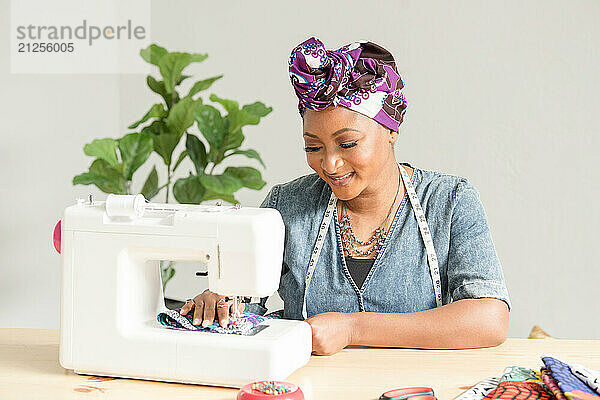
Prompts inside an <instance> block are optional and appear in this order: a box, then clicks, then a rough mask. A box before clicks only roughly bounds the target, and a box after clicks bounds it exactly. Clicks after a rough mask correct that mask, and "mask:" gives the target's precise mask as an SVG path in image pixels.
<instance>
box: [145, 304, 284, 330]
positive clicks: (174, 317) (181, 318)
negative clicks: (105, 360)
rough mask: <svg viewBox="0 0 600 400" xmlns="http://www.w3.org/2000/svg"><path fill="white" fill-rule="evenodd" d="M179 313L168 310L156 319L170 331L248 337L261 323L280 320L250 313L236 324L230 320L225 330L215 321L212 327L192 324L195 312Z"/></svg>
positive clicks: (276, 316)
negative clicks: (268, 320)
mask: <svg viewBox="0 0 600 400" xmlns="http://www.w3.org/2000/svg"><path fill="white" fill-rule="evenodd" d="M179 311H180V309H179V308H178V309H175V310H167V311H165V312H162V313H160V314H158V315H157V316H156V319H157V320H158V322H160V323H161V324H162V325H164V326H165V327H167V328H170V329H178V330H184V331H200V332H211V333H225V334H230V335H232V334H233V335H246V334H248V333H249V332H250V331H251V330H252V329H253V328H254V327H256V326H257V325H259V324H260V323H261V322H263V321H266V320H267V319H273V318H278V315H276V314H269V315H267V316H261V315H256V314H253V313H249V312H243V313H241V314H240V316H239V317H238V319H237V321H235V324H234V323H233V320H231V319H230V320H229V325H228V326H227V327H225V328H224V327H222V326H220V325H219V323H218V322H217V321H213V323H212V325H210V326H207V327H202V326H196V325H193V324H192V319H193V312H189V313H187V314H186V315H181V314H180V313H179Z"/></svg>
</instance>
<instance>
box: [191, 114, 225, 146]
mask: <svg viewBox="0 0 600 400" xmlns="http://www.w3.org/2000/svg"><path fill="white" fill-rule="evenodd" d="M195 117H196V123H197V124H198V129H199V130H200V132H201V133H202V135H203V136H204V137H205V138H206V140H207V141H208V144H210V146H211V150H212V148H215V149H218V148H220V147H221V146H222V145H223V141H224V139H225V134H226V127H225V123H224V120H223V117H221V113H220V112H219V110H217V109H216V108H214V107H213V106H209V105H205V104H202V105H199V106H198V107H196V114H195Z"/></svg>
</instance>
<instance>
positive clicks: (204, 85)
mask: <svg viewBox="0 0 600 400" xmlns="http://www.w3.org/2000/svg"><path fill="white" fill-rule="evenodd" d="M222 77H223V75H219V76H214V77H212V78H208V79H204V80H202V81H198V82H196V83H194V86H192V88H191V89H190V92H189V93H188V96H190V97H191V96H193V95H195V94H196V93H198V92H201V91H203V90H206V89H208V88H209V87H211V85H212V84H213V83H214V82H215V81H216V80H219V79H221V78H222Z"/></svg>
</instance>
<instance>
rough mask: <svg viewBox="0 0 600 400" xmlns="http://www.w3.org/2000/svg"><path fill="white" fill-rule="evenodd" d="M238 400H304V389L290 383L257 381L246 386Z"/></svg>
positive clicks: (238, 395)
mask: <svg viewBox="0 0 600 400" xmlns="http://www.w3.org/2000/svg"><path fill="white" fill-rule="evenodd" d="M236 399H237V400H304V393H302V389H300V388H299V387H298V386H296V385H294V384H293V383H290V382H279V381H257V382H252V383H249V384H247V385H244V386H243V387H242V388H241V389H240V391H239V392H238V394H237V397H236Z"/></svg>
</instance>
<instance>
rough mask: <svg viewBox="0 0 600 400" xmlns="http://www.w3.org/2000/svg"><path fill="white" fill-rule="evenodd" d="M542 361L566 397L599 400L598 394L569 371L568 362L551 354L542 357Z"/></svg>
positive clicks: (572, 399) (576, 399) (573, 399)
mask: <svg viewBox="0 0 600 400" xmlns="http://www.w3.org/2000/svg"><path fill="white" fill-rule="evenodd" d="M542 361H543V362H544V365H545V366H546V368H547V369H548V370H549V371H550V373H551V374H552V378H554V380H555V381H556V382H557V383H558V387H559V388H560V389H561V390H562V391H563V393H564V394H565V397H566V398H567V399H569V400H591V399H593V400H600V396H598V395H597V394H596V393H595V392H594V391H593V390H592V389H590V388H589V387H588V386H587V385H586V384H585V383H583V382H582V381H581V380H580V379H579V378H578V377H577V376H575V375H574V374H573V373H572V372H571V368H569V365H568V364H566V363H564V362H562V361H561V360H559V359H557V358H555V357H552V356H545V357H542Z"/></svg>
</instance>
